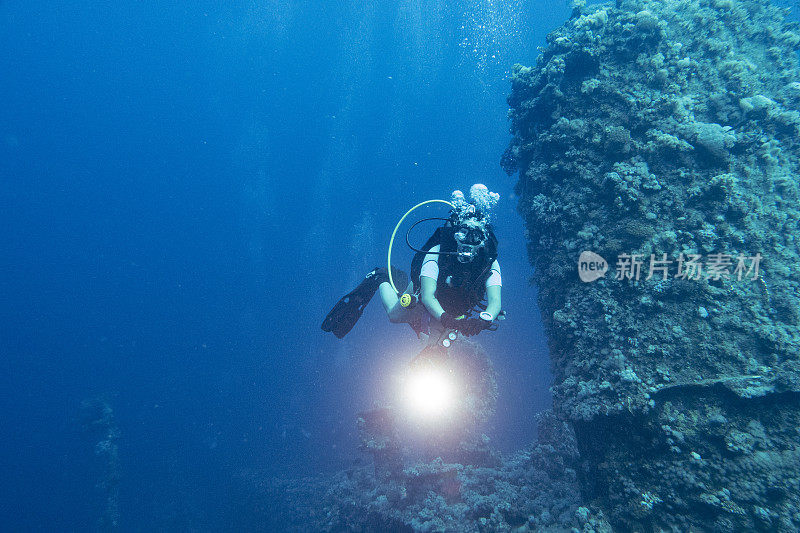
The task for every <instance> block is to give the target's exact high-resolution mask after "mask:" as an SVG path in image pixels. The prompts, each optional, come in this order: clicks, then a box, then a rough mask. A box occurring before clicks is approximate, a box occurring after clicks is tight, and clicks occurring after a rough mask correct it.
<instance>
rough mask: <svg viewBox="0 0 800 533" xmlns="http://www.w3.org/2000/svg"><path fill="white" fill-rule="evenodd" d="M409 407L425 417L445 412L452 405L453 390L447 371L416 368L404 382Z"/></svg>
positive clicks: (432, 416)
mask: <svg viewBox="0 0 800 533" xmlns="http://www.w3.org/2000/svg"><path fill="white" fill-rule="evenodd" d="M405 396H406V400H407V404H408V407H409V409H411V410H412V411H413V412H414V413H415V414H417V415H419V416H422V417H425V418H435V417H437V416H441V415H442V414H444V413H446V412H447V411H448V410H449V409H450V408H451V407H452V405H453V402H454V399H455V398H454V396H455V390H454V387H453V383H452V380H451V379H450V376H448V374H447V372H445V371H444V370H442V369H439V368H430V367H425V368H418V369H416V371H414V372H413V373H412V374H411V375H409V376H408V379H407V381H406V383H405Z"/></svg>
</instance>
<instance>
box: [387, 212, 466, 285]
mask: <svg viewBox="0 0 800 533" xmlns="http://www.w3.org/2000/svg"><path fill="white" fill-rule="evenodd" d="M436 202H440V203H443V204H447V205H449V206H450V207H451V208H452V209H455V208H456V206H454V205H453V204H451V203H450V202H448V201H447V200H425V201H424V202H420V203H418V204H417V205H415V206H414V207H412V208H411V209H409V210H408V211H406V214H405V215H403V218H401V219H400V221H399V222H398V223H397V225H396V226H395V227H394V231H393V232H392V238H391V239H389V257H388V259H387V261H388V263H389V264H388V269H389V285H391V286H392V288H393V289H394V292H396V293H399V292H400V291H398V290H397V287H395V286H394V280H393V279H392V245H394V236H395V235H396V234H397V230H398V229H400V224H402V223H403V221H404V220H405V219H406V217H407V216H408V215H410V214H411V212H412V211H413V210H414V209H416V208H418V207H422V206H423V205H425V204H432V203H436ZM403 290H405V287H403Z"/></svg>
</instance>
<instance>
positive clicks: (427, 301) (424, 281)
mask: <svg viewBox="0 0 800 533" xmlns="http://www.w3.org/2000/svg"><path fill="white" fill-rule="evenodd" d="M419 282H420V285H421V289H420V301H422V305H424V306H425V309H427V310H428V313H430V315H431V316H432V317H433V318H435V319H437V320H438V319H439V317H441V316H442V313H444V309H442V304H440V303H439V300H437V299H436V280H435V279H434V278H429V277H428V276H420V277H419Z"/></svg>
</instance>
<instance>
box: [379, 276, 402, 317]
mask: <svg viewBox="0 0 800 533" xmlns="http://www.w3.org/2000/svg"><path fill="white" fill-rule="evenodd" d="M378 292H379V293H380V295H381V303H382V304H383V309H384V310H385V311H386V314H389V313H390V312H391V310H392V308H394V306H395V305H396V304H397V302H398V301H400V297H399V296H397V293H396V292H394V289H393V288H392V286H391V285H390V284H389V282H388V281H384V282H383V283H381V284H380V286H378Z"/></svg>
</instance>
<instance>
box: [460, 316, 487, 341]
mask: <svg viewBox="0 0 800 533" xmlns="http://www.w3.org/2000/svg"><path fill="white" fill-rule="evenodd" d="M461 322H463V324H461V325H460V327H459V331H461V333H463V334H464V335H465V336H467V337H471V336H473V335H477V334H478V333H480V332H481V331H483V330H485V329H489V328H490V327H491V325H492V323H491V321H489V320H484V319H482V318H468V319H466V320H462V321H461Z"/></svg>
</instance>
